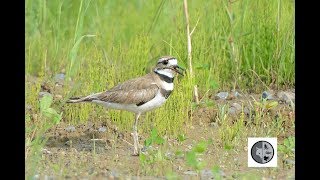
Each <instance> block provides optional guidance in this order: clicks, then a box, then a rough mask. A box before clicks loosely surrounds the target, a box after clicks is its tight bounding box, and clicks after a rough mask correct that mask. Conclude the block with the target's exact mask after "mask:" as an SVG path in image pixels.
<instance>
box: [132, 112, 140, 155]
mask: <svg viewBox="0 0 320 180" xmlns="http://www.w3.org/2000/svg"><path fill="white" fill-rule="evenodd" d="M139 117H140V113H137V114H136V115H135V120H134V124H133V142H134V150H133V155H134V156H138V155H139V139H138V119H139Z"/></svg>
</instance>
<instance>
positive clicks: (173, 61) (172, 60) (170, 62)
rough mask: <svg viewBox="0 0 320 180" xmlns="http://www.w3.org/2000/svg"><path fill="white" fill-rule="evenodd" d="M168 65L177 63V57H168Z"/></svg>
mask: <svg viewBox="0 0 320 180" xmlns="http://www.w3.org/2000/svg"><path fill="white" fill-rule="evenodd" d="M168 64H169V65H177V64H178V61H177V59H170V60H169V62H168Z"/></svg>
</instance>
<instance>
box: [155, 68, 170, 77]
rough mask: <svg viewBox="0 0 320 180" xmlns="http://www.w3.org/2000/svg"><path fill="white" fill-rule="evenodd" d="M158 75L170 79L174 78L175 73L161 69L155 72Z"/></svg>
mask: <svg viewBox="0 0 320 180" xmlns="http://www.w3.org/2000/svg"><path fill="white" fill-rule="evenodd" d="M155 71H156V72H157V73H158V74H162V75H164V76H167V77H169V78H174V73H173V71H172V70H171V69H159V70H155Z"/></svg>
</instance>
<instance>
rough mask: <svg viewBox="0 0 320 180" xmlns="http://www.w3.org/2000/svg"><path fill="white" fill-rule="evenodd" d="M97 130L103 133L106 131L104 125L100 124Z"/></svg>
mask: <svg viewBox="0 0 320 180" xmlns="http://www.w3.org/2000/svg"><path fill="white" fill-rule="evenodd" d="M98 131H99V132H101V133H103V132H106V131H107V128H106V127H105V126H102V127H100V128H99V129H98Z"/></svg>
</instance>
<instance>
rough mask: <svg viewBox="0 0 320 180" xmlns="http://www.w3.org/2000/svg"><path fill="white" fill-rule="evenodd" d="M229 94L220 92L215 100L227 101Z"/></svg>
mask: <svg viewBox="0 0 320 180" xmlns="http://www.w3.org/2000/svg"><path fill="white" fill-rule="evenodd" d="M228 95H229V93H228V92H219V93H218V94H216V96H215V99H216V100H217V99H223V100H226V99H227V97H228Z"/></svg>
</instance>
